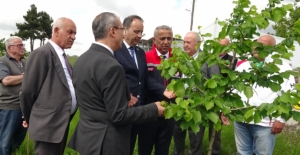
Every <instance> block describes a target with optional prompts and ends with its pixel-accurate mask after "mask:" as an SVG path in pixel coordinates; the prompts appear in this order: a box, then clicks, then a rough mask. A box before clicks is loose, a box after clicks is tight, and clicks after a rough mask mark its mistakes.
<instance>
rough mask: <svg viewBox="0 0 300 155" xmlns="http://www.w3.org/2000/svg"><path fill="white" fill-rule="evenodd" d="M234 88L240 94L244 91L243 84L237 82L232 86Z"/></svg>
mask: <svg viewBox="0 0 300 155" xmlns="http://www.w3.org/2000/svg"><path fill="white" fill-rule="evenodd" d="M234 87H235V88H236V89H237V90H238V91H239V92H242V91H243V90H244V89H245V84H244V83H242V82H237V83H235V84H234Z"/></svg>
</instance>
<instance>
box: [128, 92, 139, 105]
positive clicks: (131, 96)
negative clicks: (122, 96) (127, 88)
mask: <svg viewBox="0 0 300 155" xmlns="http://www.w3.org/2000/svg"><path fill="white" fill-rule="evenodd" d="M138 100H139V99H138V98H136V97H135V96H133V95H132V94H130V101H128V107H132V106H134V105H135V104H136V103H137V102H138Z"/></svg>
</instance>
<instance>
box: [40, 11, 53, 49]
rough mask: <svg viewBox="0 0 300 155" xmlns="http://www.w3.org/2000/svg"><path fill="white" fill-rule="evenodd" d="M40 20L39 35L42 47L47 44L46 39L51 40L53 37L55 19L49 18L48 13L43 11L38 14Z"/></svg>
mask: <svg viewBox="0 0 300 155" xmlns="http://www.w3.org/2000/svg"><path fill="white" fill-rule="evenodd" d="M38 20H39V29H38V31H39V33H38V38H39V39H40V41H41V42H40V46H42V45H44V44H45V39H46V38H47V39H50V38H51V35H52V25H51V23H53V19H52V18H51V17H50V16H49V14H48V13H46V12H44V11H41V12H39V13H38Z"/></svg>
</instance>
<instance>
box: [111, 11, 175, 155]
mask: <svg viewBox="0 0 300 155" xmlns="http://www.w3.org/2000/svg"><path fill="white" fill-rule="evenodd" d="M143 22H144V21H143V19H142V18H141V17H139V16H137V15H131V16H128V17H126V18H125V19H124V21H123V26H124V28H125V29H124V39H123V45H122V48H121V49H119V50H117V51H115V52H114V55H115V57H116V59H117V60H118V62H119V63H120V64H121V65H122V66H123V68H124V71H125V74H126V79H127V83H128V86H129V89H130V93H131V98H137V99H138V102H136V103H133V102H129V103H128V106H139V105H143V104H145V103H144V102H145V97H146V96H145V91H146V89H147V91H151V92H154V93H156V94H157V96H158V97H159V98H160V99H161V100H163V98H164V97H167V98H173V97H175V96H174V94H173V92H171V91H168V90H166V87H165V86H163V85H161V84H160V83H158V82H156V80H155V79H153V78H151V77H149V76H148V69H147V64H146V56H145V51H144V50H143V49H142V48H140V47H138V46H136V45H137V44H138V43H139V42H140V40H141V38H142V34H143V30H144V25H143ZM138 130H139V125H138V124H133V125H132V129H131V139H130V154H131V155H132V153H133V150H134V146H135V141H136V137H137V134H138Z"/></svg>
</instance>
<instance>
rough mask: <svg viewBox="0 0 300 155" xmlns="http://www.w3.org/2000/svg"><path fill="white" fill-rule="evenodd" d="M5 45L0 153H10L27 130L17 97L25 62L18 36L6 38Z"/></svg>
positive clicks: (0, 64)
mask: <svg viewBox="0 0 300 155" xmlns="http://www.w3.org/2000/svg"><path fill="white" fill-rule="evenodd" d="M5 46H6V50H7V53H6V54H5V55H4V56H2V57H1V58H0V154H1V155H10V154H11V153H12V152H13V151H14V149H16V148H19V147H20V146H21V144H22V142H23V140H24V138H25V136H26V131H27V129H26V128H24V127H23V126H22V112H21V107H20V99H19V93H20V90H21V85H22V79H23V74H24V68H25V62H24V60H23V59H22V57H23V55H24V44H23V42H22V39H21V38H20V37H17V36H12V37H10V38H8V39H7V40H6V41H5Z"/></svg>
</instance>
